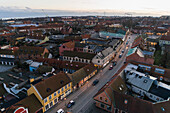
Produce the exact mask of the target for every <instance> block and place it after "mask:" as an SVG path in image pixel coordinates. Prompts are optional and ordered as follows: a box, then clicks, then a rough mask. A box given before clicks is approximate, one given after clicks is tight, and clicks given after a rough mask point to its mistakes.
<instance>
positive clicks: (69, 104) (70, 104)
mask: <svg viewBox="0 0 170 113" xmlns="http://www.w3.org/2000/svg"><path fill="white" fill-rule="evenodd" d="M74 104H75V102H74V101H73V100H70V102H69V103H68V104H67V108H71V106H73V105H74Z"/></svg>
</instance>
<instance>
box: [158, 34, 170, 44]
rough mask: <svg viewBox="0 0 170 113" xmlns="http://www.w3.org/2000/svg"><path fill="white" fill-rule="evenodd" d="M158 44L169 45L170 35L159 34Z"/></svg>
mask: <svg viewBox="0 0 170 113" xmlns="http://www.w3.org/2000/svg"><path fill="white" fill-rule="evenodd" d="M159 45H160V46H163V45H170V36H165V35H164V36H161V38H160V40H159Z"/></svg>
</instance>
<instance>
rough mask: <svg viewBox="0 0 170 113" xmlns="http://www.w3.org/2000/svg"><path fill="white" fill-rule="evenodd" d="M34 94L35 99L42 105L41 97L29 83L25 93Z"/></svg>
mask: <svg viewBox="0 0 170 113" xmlns="http://www.w3.org/2000/svg"><path fill="white" fill-rule="evenodd" d="M31 94H34V95H35V96H36V97H37V99H38V100H39V101H40V103H41V104H42V105H43V100H42V99H41V97H40V96H39V94H38V93H37V92H36V90H35V89H34V87H33V86H32V85H31V87H30V88H29V89H28V90H27V95H28V96H29V95H31Z"/></svg>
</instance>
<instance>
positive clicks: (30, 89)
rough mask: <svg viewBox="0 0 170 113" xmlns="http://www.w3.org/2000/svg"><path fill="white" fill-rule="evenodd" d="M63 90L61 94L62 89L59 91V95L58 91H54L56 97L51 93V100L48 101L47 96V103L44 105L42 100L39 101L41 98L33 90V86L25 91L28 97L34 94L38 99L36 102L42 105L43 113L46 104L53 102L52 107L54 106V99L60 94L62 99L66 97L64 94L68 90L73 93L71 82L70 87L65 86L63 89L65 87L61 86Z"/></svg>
mask: <svg viewBox="0 0 170 113" xmlns="http://www.w3.org/2000/svg"><path fill="white" fill-rule="evenodd" d="M63 88H64V90H63V92H62V88H61V89H60V93H59V94H58V90H57V91H55V92H56V94H57V95H56V96H54V93H55V92H54V93H52V94H51V96H52V98H51V99H50V100H49V96H50V95H49V96H48V97H47V102H46V103H44V99H43V100H42V99H41V97H40V96H39V95H38V93H37V92H36V90H35V89H34V87H33V86H31V87H30V88H29V89H28V90H27V94H28V96H29V95H31V94H33V93H34V94H35V96H36V97H37V98H38V100H39V101H40V102H41V104H42V105H43V112H45V106H46V105H47V104H49V103H50V102H51V101H53V105H54V100H55V99H56V98H58V97H59V96H60V95H62V94H64V97H65V96H66V95H65V92H66V91H67V90H69V89H71V92H72V91H73V90H72V82H70V87H69V85H68V84H67V89H65V86H63Z"/></svg>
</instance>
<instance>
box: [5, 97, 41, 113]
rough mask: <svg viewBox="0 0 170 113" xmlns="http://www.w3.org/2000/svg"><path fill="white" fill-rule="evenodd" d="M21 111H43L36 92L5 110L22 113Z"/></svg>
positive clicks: (9, 112) (39, 112)
mask: <svg viewBox="0 0 170 113" xmlns="http://www.w3.org/2000/svg"><path fill="white" fill-rule="evenodd" d="M21 111H24V113H43V110H42V104H41V103H40V101H39V100H38V99H37V97H36V96H35V95H34V94H31V95H30V96H27V97H26V98H24V99H22V100H21V101H19V102H17V103H15V104H13V105H11V106H10V107H8V108H7V109H6V110H5V111H4V112H5V113H18V112H19V113H21Z"/></svg>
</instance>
